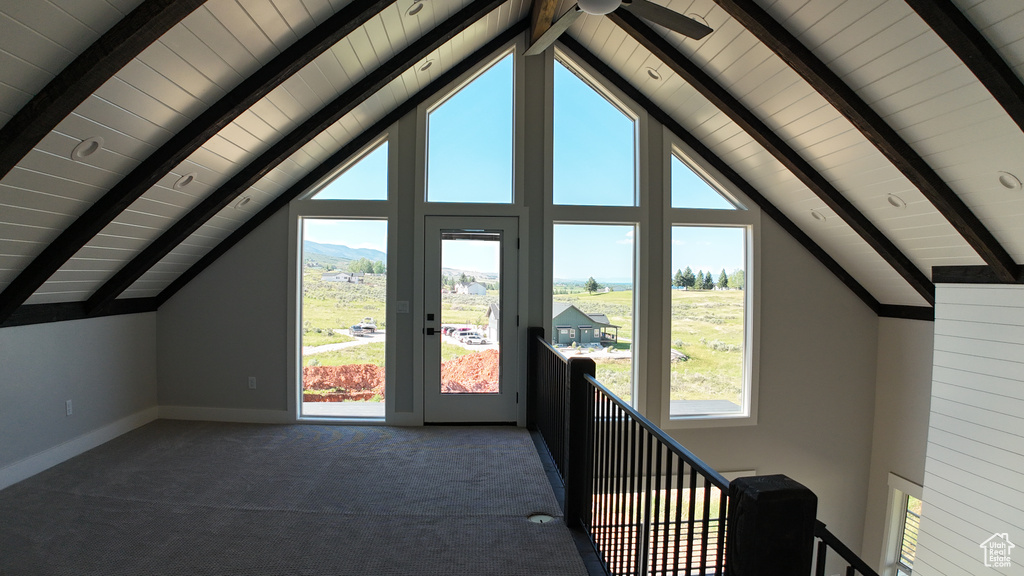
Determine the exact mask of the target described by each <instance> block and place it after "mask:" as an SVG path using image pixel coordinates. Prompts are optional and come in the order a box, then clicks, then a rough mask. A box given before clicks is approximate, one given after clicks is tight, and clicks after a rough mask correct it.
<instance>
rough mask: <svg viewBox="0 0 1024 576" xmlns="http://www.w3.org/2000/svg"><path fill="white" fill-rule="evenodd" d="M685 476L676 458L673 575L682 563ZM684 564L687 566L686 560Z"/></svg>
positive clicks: (679, 460)
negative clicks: (681, 540) (680, 546)
mask: <svg viewBox="0 0 1024 576" xmlns="http://www.w3.org/2000/svg"><path fill="white" fill-rule="evenodd" d="M685 476H686V465H685V463H684V462H683V459H682V458H680V457H679V456H676V541H675V543H674V544H673V548H672V549H673V550H675V553H676V561H675V569H674V570H673V571H672V574H674V575H678V574H679V566H680V562H682V561H683V558H681V557H680V552H679V541H680V539H681V538H682V531H683V478H685ZM686 563H687V564H689V560H688V559H687V560H686Z"/></svg>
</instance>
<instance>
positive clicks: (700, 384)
mask: <svg viewBox="0 0 1024 576" xmlns="http://www.w3.org/2000/svg"><path fill="white" fill-rule="evenodd" d="M745 294H746V292H744V291H742V290H722V291H720V290H706V291H705V290H697V291H693V292H691V291H684V290H673V291H672V328H671V334H672V342H671V345H672V349H673V350H678V351H680V352H682V353H683V354H685V355H686V356H687V357H688V358H689V359H688V360H686V361H674V362H672V370H671V379H672V394H671V398H672V400H729V401H731V402H734V403H736V404H741V401H740V400H741V394H742V391H743V356H744V354H743V322H744V314H743V308H744V297H745Z"/></svg>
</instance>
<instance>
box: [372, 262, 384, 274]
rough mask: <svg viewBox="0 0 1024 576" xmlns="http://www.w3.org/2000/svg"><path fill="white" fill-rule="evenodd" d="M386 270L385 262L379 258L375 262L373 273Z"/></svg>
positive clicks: (381, 272) (380, 272)
mask: <svg viewBox="0 0 1024 576" xmlns="http://www.w3.org/2000/svg"><path fill="white" fill-rule="evenodd" d="M385 271H386V268H384V263H383V262H381V261H380V260H377V261H376V262H374V263H373V273H374V274H383V273H384V272H385Z"/></svg>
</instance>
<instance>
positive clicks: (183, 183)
mask: <svg viewBox="0 0 1024 576" xmlns="http://www.w3.org/2000/svg"><path fill="white" fill-rule="evenodd" d="M198 177H199V174H196V173H195V172H189V173H188V174H185V175H184V176H182V177H181V178H178V179H177V180H175V181H174V189H175V190H181V189H183V188H185V187H187V186H188V185H189V184H191V183H193V182H195V181H196V178H198Z"/></svg>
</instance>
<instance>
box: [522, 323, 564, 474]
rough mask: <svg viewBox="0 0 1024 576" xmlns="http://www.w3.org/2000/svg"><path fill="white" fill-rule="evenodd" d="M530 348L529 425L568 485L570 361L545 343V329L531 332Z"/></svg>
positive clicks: (531, 330)
mask: <svg viewBox="0 0 1024 576" xmlns="http://www.w3.org/2000/svg"><path fill="white" fill-rule="evenodd" d="M528 345H529V346H530V351H529V355H528V357H529V363H530V365H529V366H528V368H527V369H528V370H529V375H530V378H529V389H528V391H527V394H528V399H527V401H528V402H529V408H528V410H527V414H528V415H529V416H528V420H529V421H528V422H527V424H528V425H529V427H530V428H532V429H536V430H538V431H540V433H541V436H542V437H543V438H544V443H545V445H546V446H547V449H548V452H549V453H550V454H551V460H552V461H553V462H554V463H555V469H556V470H558V474H559V476H561V478H562V482H565V474H566V469H567V465H568V463H567V461H566V457H567V455H568V452H567V450H566V448H567V445H566V443H567V440H568V437H569V370H568V363H569V360H568V359H567V358H566V357H565V356H562V354H561V353H560V352H559V351H558V350H556V349H555V348H554V346H552V345H551V344H549V343H548V342H547V341H545V340H544V330H542V329H538V328H531V329H530V340H529V344H528Z"/></svg>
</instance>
